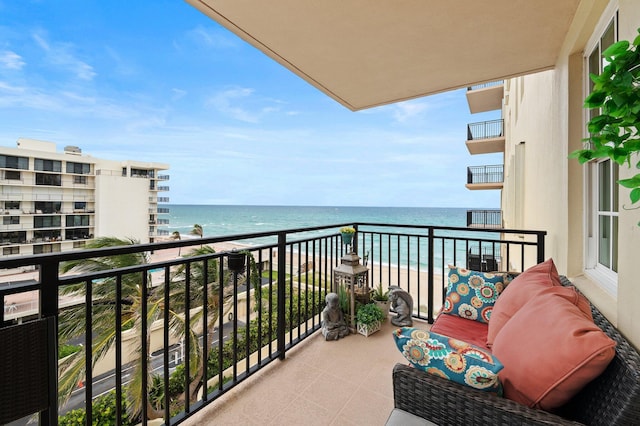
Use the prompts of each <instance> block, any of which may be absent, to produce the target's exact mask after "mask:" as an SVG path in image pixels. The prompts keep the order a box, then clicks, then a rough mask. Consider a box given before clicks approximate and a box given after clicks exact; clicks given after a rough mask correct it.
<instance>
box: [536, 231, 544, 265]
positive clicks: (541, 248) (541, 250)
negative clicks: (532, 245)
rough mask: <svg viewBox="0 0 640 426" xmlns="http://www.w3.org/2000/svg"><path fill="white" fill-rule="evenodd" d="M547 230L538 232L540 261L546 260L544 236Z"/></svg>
mask: <svg viewBox="0 0 640 426" xmlns="http://www.w3.org/2000/svg"><path fill="white" fill-rule="evenodd" d="M545 234H546V232H544V231H542V232H538V234H537V237H538V241H537V243H538V244H537V248H538V263H542V262H544V236H545Z"/></svg>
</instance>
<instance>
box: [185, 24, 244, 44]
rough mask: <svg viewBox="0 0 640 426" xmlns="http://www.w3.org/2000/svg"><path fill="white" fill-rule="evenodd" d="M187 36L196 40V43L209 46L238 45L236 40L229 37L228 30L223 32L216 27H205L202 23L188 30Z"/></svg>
mask: <svg viewBox="0 0 640 426" xmlns="http://www.w3.org/2000/svg"><path fill="white" fill-rule="evenodd" d="M187 38H189V39H191V40H193V41H195V43H196V44H200V45H203V46H205V47H208V48H229V47H234V46H235V45H236V43H235V41H234V40H233V39H232V38H230V37H229V35H228V33H227V32H226V31H225V32H223V31H220V30H218V29H215V28H205V27H203V26H202V25H198V26H197V27H195V28H194V29H192V30H190V31H188V32H187Z"/></svg>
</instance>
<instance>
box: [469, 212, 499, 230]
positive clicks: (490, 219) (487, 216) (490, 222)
mask: <svg viewBox="0 0 640 426" xmlns="http://www.w3.org/2000/svg"><path fill="white" fill-rule="evenodd" d="M467 226H468V227H470V228H502V211H501V210H467Z"/></svg>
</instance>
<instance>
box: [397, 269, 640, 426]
mask: <svg viewBox="0 0 640 426" xmlns="http://www.w3.org/2000/svg"><path fill="white" fill-rule="evenodd" d="M562 281H563V284H564V285H570V284H571V283H570V282H569V281H568V280H567V279H566V278H564V277H563V278H562ZM591 311H592V313H593V319H594V322H595V323H596V324H597V325H598V326H599V327H600V328H601V329H602V330H603V331H604V332H605V333H607V335H609V337H611V338H612V339H613V340H615V341H616V342H617V346H616V355H615V357H614V359H613V361H611V364H609V366H608V367H607V369H606V370H605V371H604V372H603V373H602V374H601V375H600V376H599V377H598V378H596V379H595V380H593V381H592V382H591V383H589V384H588V385H587V386H586V387H585V388H584V389H583V390H582V391H581V392H580V393H579V394H578V395H576V396H575V397H574V398H573V399H572V400H571V401H569V403H567V404H566V405H565V406H563V407H562V408H561V409H560V410H559V411H558V412H557V413H555V414H552V413H549V412H546V411H543V410H536V409H532V408H528V407H526V406H524V405H522V404H519V403H516V402H514V401H511V400H508V399H505V398H501V397H498V396H496V395H494V394H491V393H487V392H481V391H477V390H475V389H472V388H469V387H465V386H462V385H458V384H457V383H454V382H451V381H449V380H446V379H443V378H441V377H438V376H435V375H431V374H427V373H424V372H422V371H419V370H416V369H415V368H411V367H409V366H406V365H402V364H397V365H396V366H395V367H394V369H393V393H394V401H395V407H396V408H398V409H401V410H404V411H406V412H409V413H412V414H415V415H417V416H419V417H422V418H424V419H427V420H429V421H431V422H434V423H436V424H438V425H440V426H445V425H460V424H465V425H474V424H475V425H538V424H540V425H551V424H552V425H565V424H567V425H569V424H587V425H602V426H611V425H638V424H640V354H638V351H637V350H636V349H635V348H634V347H633V346H631V345H630V344H629V342H627V340H626V339H625V338H624V337H623V336H622V335H621V334H620V333H619V332H618V330H616V329H615V328H614V327H613V325H612V324H611V323H610V322H609V321H608V320H607V319H606V318H605V317H604V316H603V315H602V314H601V313H600V311H598V309H596V308H595V307H594V306H593V305H591Z"/></svg>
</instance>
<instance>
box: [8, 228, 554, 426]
mask: <svg viewBox="0 0 640 426" xmlns="http://www.w3.org/2000/svg"><path fill="white" fill-rule="evenodd" d="M344 225H353V226H355V228H356V230H357V232H356V237H355V239H354V241H353V242H352V245H350V246H346V245H344V244H342V243H341V239H340V234H338V232H337V231H338V229H339V228H340V227H342V226H344ZM514 232H515V234H513V233H514ZM545 234H546V233H545V232H542V231H531V230H516V231H509V232H505V231H504V230H484V229H482V230H479V229H473V228H451V227H446V228H440V227H437V226H420V225H415V224H411V225H395V224H389V225H383V224H367V223H356V224H335V225H322V226H316V227H312V228H304V229H292V230H279V231H273V232H262V233H256V234H245V235H234V236H233V237H226V238H225V237H207V238H198V239H188V240H178V241H170V242H162V243H156V244H139V245H125V246H118V247H111V248H102V249H92V250H80V251H78V250H76V251H74V252H69V253H64V252H63V253H56V254H51V255H44V256H37V257H33V256H29V257H27V256H25V257H18V258H14V259H2V260H0V270H1V271H4V270H10V269H17V268H27V269H29V270H30V271H34V272H33V274H32V276H31V277H30V279H25V280H20V281H18V280H15V279H14V277H9V278H7V277H6V276H4V277H3V278H2V281H4V284H0V298H2V299H3V300H4V307H5V308H4V311H3V312H2V314H1V315H2V316H1V317H0V320H1V323H2V327H0V331H2V332H3V339H5V335H10V336H11V339H12V340H11V343H7V341H6V340H3V346H2V347H3V351H4V354H3V355H8V354H9V352H12V353H14V356H15V360H16V363H15V364H13V367H12V368H11V369H10V370H7V369H6V368H5V367H6V365H2V366H0V368H5V370H4V371H3V374H6V375H5V376H3V377H7V381H6V382H4V383H3V386H10V387H11V386H13V384H15V383H20V385H21V386H17V387H15V388H14V387H12V390H13V391H14V392H21V394H20V395H19V397H21V398H23V401H24V403H23V404H20V405H19V406H15V407H11V410H10V412H9V413H7V412H3V413H2V414H3V416H4V417H2V419H3V420H7V419H11V420H13V419H14V418H15V417H16V416H29V414H30V413H31V412H37V411H38V410H41V412H40V418H41V421H43V423H44V424H56V422H57V421H59V418H58V416H59V415H70V416H73V417H74V418H85V417H83V416H88V417H89V418H93V423H94V424H96V423H97V424H102V423H101V422H108V424H123V423H125V422H127V424H128V421H132V423H133V424H137V423H140V422H142V424H149V423H151V421H150V419H152V418H156V419H159V420H160V421H163V422H164V423H165V424H177V423H182V424H186V425H202V424H309V422H312V423H314V424H327V425H329V424H335V425H338V424H339V425H342V424H363V425H364V424H384V422H385V420H386V419H387V417H388V415H389V413H390V411H391V410H392V408H393V405H394V402H393V391H392V378H391V372H392V370H393V367H394V365H395V364H396V363H406V360H405V358H404V357H403V356H402V354H401V353H400V352H399V351H398V350H397V348H396V346H395V344H394V342H393V339H391V336H390V334H391V332H392V330H393V329H394V327H393V326H391V325H390V324H389V323H388V322H386V323H385V325H384V326H383V327H382V329H381V330H380V331H377V332H376V333H374V334H372V335H371V336H369V337H365V336H363V335H361V334H357V333H354V334H352V335H348V336H345V337H343V338H341V339H339V340H337V341H325V340H324V338H323V335H322V333H321V321H322V315H321V312H322V309H323V307H324V303H325V302H324V296H325V295H326V293H327V292H330V291H332V290H334V289H337V288H338V287H340V286H342V285H346V286H347V287H348V288H349V289H350V291H352V292H353V293H357V294H368V289H369V288H370V287H373V286H374V285H377V283H383V285H384V286H387V285H398V286H400V287H402V288H403V289H405V290H406V291H407V292H409V293H410V294H411V295H412V297H413V300H414V304H413V306H414V310H413V317H414V321H415V324H416V325H417V326H419V327H424V328H428V327H429V324H430V323H432V322H433V320H434V316H435V315H436V314H437V313H438V311H439V309H440V307H441V305H442V303H443V301H444V297H443V294H444V289H445V287H446V274H447V265H448V264H457V265H460V266H465V265H467V264H468V263H469V255H470V254H473V253H496V254H499V255H500V262H501V265H503V266H504V267H505V268H506V267H507V265H508V267H509V270H513V271H522V270H524V269H526V268H527V267H529V266H532V265H533V264H535V263H537V262H540V261H542V260H543V259H544V239H545ZM516 236H523V237H525V238H524V239H523V240H522V241H520V242H516V241H515V240H516ZM231 238H232V239H233V241H231ZM256 238H260V241H262V243H261V244H260V245H250V246H246V245H243V247H244V248H245V249H246V252H235V251H233V250H232V248H233V245H232V244H233V243H235V244H244V243H247V242H249V241H255V239H256ZM205 246H210V247H211V248H214V249H215V250H210V251H207V250H204V251H203V250H202V248H203V247H205ZM191 250H195V251H196V252H197V253H200V254H199V255H197V256H187V257H184V255H185V254H188V253H189V252H190V251H191ZM180 252H181V254H180ZM351 252H352V253H357V254H359V255H360V256H357V255H355V254H354V255H351V254H349V253H351ZM148 253H152V255H151V256H152V257H151V259H150V260H143V259H147V254H148ZM247 253H248V254H247ZM249 255H250V256H249ZM353 256H357V257H356V258H354V257H353ZM95 259H101V260H105V259H114V260H115V259H141V261H140V262H130V264H127V263H124V262H120V261H114V263H113V265H114V266H113V267H112V268H106V269H105V268H104V267H102V266H104V265H106V263H103V262H100V265H99V266H100V267H96V268H88V269H82V271H78V272H77V273H72V274H69V273H66V274H62V273H61V272H60V268H59V266H60V265H63V266H64V265H65V264H66V262H69V261H71V262H76V263H77V262H79V263H81V264H94V265H95V264H96V263H95ZM344 259H347V261H349V262H353V261H354V259H355V262H357V263H358V265H360V266H362V267H364V268H365V271H364V273H363V275H362V276H361V279H358V280H348V281H341V278H340V276H339V274H338V272H337V271H336V268H337V267H338V265H341V262H344V261H345V260H344ZM525 259H526V260H525ZM247 289H248V290H247ZM219 300H222V301H223V303H218V302H217V301H219ZM87 306H91V307H92V309H86V307H87ZM390 315H392V316H393V315H394V312H392V313H391V314H390ZM387 321H388V320H387ZM73 324H75V326H74V327H75V328H73V327H72V328H69V325H73ZM202 324H206V325H207V326H206V328H204V330H205V331H206V332H203V326H202ZM350 324H351V323H350ZM76 326H77V327H76ZM56 327H57V328H56ZM56 329H57V330H58V332H56ZM85 330H90V331H91V332H85ZM143 330H146V331H147V332H143ZM247 330H249V331H250V332H247ZM105 336H106V339H103V337H105ZM105 342H106V343H105ZM69 343H71V344H73V345H75V347H74V350H77V351H78V352H75V355H73V354H72V355H70V356H71V358H65V361H64V362H61V363H59V362H58V352H57V350H58V348H59V347H65V348H66V347H67V344H69ZM86 348H93V350H92V351H88V352H87V351H86ZM25 353H28V354H30V355H31V354H33V355H34V356H33V357H25V356H19V355H18V354H25ZM9 355H10V354H9ZM140 359H143V360H146V361H145V362H136V360H140ZM203 359H206V360H207V362H206V363H203V362H202V360H203ZM69 362H72V363H77V364H75V365H76V366H82V368H80V369H70V370H67V369H66V366H68V365H69V364H67V363H69ZM135 366H137V367H138V369H136V368H133V367H135ZM188 371H191V372H192V374H189V375H187V374H185V372H188ZM132 376H133V377H135V380H134V381H133V382H131V381H130V380H131V378H132ZM203 385H204V387H203ZM136 389H149V391H144V392H140V391H137V390H136ZM185 389H191V392H192V393H191V397H190V398H184V397H183V396H184V390H185ZM59 392H61V393H62V392H67V393H68V395H70V397H69V399H66V398H62V399H61V400H64V401H65V402H62V403H60V405H59V406H58V405H57V404H56V403H53V404H49V403H48V402H47V401H58V396H59V395H58V393H59ZM131 400H137V401H140V405H139V410H135V411H136V412H137V413H138V414H137V415H136V416H134V418H133V419H131V418H127V416H129V414H128V412H129V411H131V410H129V411H128V408H130V406H129V405H128V402H127V401H131ZM249 407H250V408H249ZM73 410H76V411H73ZM72 411H73V413H72V414H69V413H71V412H72ZM106 414H108V415H109V416H110V417H109V419H110V420H108V421H107V420H104V419H105V417H103V416H104V415H106ZM37 416H38V415H37V414H36V417H37ZM78 416H80V417H78ZM157 421H158V420H156V421H154V423H153V424H159V423H156V422H157ZM0 423H2V421H0Z"/></svg>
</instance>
